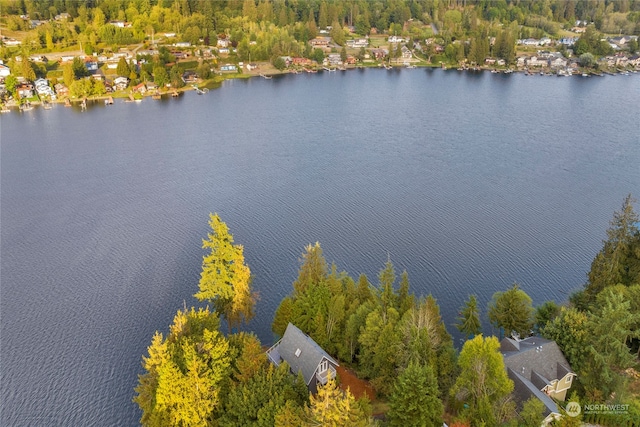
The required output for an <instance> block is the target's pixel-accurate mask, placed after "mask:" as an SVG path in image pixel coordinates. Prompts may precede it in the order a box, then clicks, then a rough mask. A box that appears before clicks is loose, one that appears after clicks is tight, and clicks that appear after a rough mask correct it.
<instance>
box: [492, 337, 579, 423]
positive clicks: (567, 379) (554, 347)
mask: <svg viewBox="0 0 640 427" xmlns="http://www.w3.org/2000/svg"><path fill="white" fill-rule="evenodd" d="M500 352H501V353H502V356H503V358H504V365H505V368H506V369H507V374H508V375H509V378H511V380H512V381H513V383H514V390H513V395H514V398H515V400H516V402H517V403H518V405H519V407H520V408H522V405H523V404H524V402H526V401H527V400H528V399H530V398H531V397H535V398H537V399H539V400H540V401H541V402H542V403H543V404H544V408H545V409H544V414H545V417H546V418H545V421H544V424H548V423H549V422H551V421H552V420H553V419H557V418H559V417H560V410H559V409H558V405H556V403H555V401H554V399H556V400H560V401H563V400H565V398H566V396H567V390H569V388H571V384H572V383H573V378H575V377H576V374H575V372H573V371H572V370H571V367H570V366H569V362H567V359H565V357H564V355H563V354H562V351H560V347H558V344H556V342H555V341H551V340H548V339H545V338H540V337H529V338H526V339H522V340H521V339H517V338H504V339H503V340H502V341H501V342H500Z"/></svg>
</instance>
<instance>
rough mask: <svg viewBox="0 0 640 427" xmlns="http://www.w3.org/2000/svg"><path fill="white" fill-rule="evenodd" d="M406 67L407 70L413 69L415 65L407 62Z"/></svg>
mask: <svg viewBox="0 0 640 427" xmlns="http://www.w3.org/2000/svg"><path fill="white" fill-rule="evenodd" d="M407 68H408V69H409V70H413V69H414V68H417V67H416V66H415V65H413V64H409V65H407Z"/></svg>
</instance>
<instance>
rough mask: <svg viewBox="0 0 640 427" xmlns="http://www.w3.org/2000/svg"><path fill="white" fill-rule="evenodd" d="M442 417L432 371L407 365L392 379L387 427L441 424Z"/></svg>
mask: <svg viewBox="0 0 640 427" xmlns="http://www.w3.org/2000/svg"><path fill="white" fill-rule="evenodd" d="M443 414H444V407H443V405H442V401H441V400H440V397H439V393H438V382H437V380H436V376H435V375H434V373H433V369H432V368H431V367H430V366H428V365H427V366H421V365H419V364H417V363H410V364H409V366H408V367H407V368H406V369H405V370H403V371H402V373H401V374H400V376H399V377H398V379H397V380H396V382H395V386H394V390H393V393H392V394H391V396H390V398H389V413H388V419H389V425H391V426H436V425H441V424H442V416H443Z"/></svg>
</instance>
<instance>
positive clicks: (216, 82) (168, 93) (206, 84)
mask: <svg viewBox="0 0 640 427" xmlns="http://www.w3.org/2000/svg"><path fill="white" fill-rule="evenodd" d="M387 67H388V68H387ZM380 68H386V69H388V70H400V69H403V68H409V67H407V65H406V64H389V65H388V66H386V65H383V64H381V63H376V64H372V65H357V66H353V65H349V66H346V67H344V68H337V67H331V68H328V67H314V68H309V69H306V68H300V69H286V70H278V69H274V68H270V69H269V71H268V72H265V73H262V72H260V71H258V70H255V71H246V72H245V71H243V72H242V73H229V74H223V73H221V72H219V74H217V75H216V77H215V78H212V79H208V80H199V81H196V82H193V83H188V84H185V86H183V87H180V88H175V89H174V88H167V89H166V90H165V91H164V92H162V93H158V92H157V91H148V93H144V94H141V93H139V92H137V93H135V94H134V93H133V92H131V90H130V89H128V90H127V91H118V92H115V93H111V94H105V95H94V96H90V97H86V98H71V97H65V98H61V99H55V100H37V101H35V100H34V101H28V102H29V105H31V106H32V107H41V106H42V105H43V104H45V103H49V104H63V105H64V106H66V107H78V106H81V104H82V102H83V101H86V102H90V103H92V104H94V103H96V102H105V101H108V100H110V99H112V100H113V101H114V103H115V101H116V100H118V99H122V100H124V102H134V101H137V102H140V101H142V100H144V99H147V98H153V97H154V96H157V95H160V96H161V99H164V98H167V97H173V96H181V95H182V94H183V93H185V92H189V91H194V90H196V89H204V88H206V89H218V88H219V87H220V86H222V84H223V82H225V81H226V80H237V79H251V78H255V77H262V78H271V77H273V76H279V75H286V74H300V73H304V72H310V73H317V72H337V71H342V72H344V71H350V70H360V69H380ZM410 68H413V69H420V68H422V69H432V70H433V69H441V70H443V71H452V70H453V71H461V72H471V73H480V72H486V71H488V72H490V73H497V74H512V73H518V74H524V75H544V76H551V77H556V76H557V77H560V76H565V77H575V76H577V77H592V76H597V77H603V76H604V75H611V76H614V75H617V74H629V73H633V74H636V73H638V71H637V70H631V71H629V70H622V71H621V70H616V72H611V71H600V72H599V73H598V72H595V71H593V70H589V71H585V72H583V73H580V72H578V73H575V74H568V75H563V74H556V73H551V72H549V70H544V69H543V70H528V69H511V68H496V67H490V66H481V67H466V68H456V67H454V66H449V67H447V66H446V65H444V64H441V65H440V64H412V66H411V67H410ZM625 71H626V73H625ZM174 93H177V95H173V94H174ZM132 97H133V98H132ZM2 108H3V109H2V112H3V113H7V112H10V111H12V110H13V109H17V110H20V109H21V105H19V104H18V103H17V102H16V101H15V100H12V101H10V102H7V103H5V104H4V105H3V106H2Z"/></svg>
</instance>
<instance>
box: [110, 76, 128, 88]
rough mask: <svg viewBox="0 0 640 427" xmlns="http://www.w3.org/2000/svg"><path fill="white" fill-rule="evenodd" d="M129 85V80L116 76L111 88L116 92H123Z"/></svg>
mask: <svg viewBox="0 0 640 427" xmlns="http://www.w3.org/2000/svg"><path fill="white" fill-rule="evenodd" d="M128 85H129V79H128V78H126V77H122V76H118V77H116V78H115V80H114V81H113V86H114V87H115V88H116V90H125V89H126V88H127V86H128Z"/></svg>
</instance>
